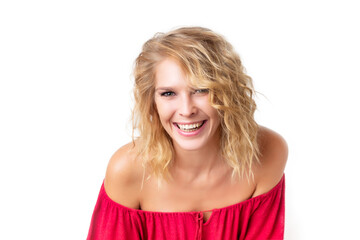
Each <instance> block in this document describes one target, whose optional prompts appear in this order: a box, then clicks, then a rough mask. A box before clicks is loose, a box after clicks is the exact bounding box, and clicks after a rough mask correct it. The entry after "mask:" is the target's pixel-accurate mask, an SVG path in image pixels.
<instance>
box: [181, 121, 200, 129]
mask: <svg viewBox="0 0 360 240" xmlns="http://www.w3.org/2000/svg"><path fill="white" fill-rule="evenodd" d="M177 125H178V126H179V128H180V129H181V130H188V129H193V128H198V127H200V126H201V125H202V122H200V123H193V124H177Z"/></svg>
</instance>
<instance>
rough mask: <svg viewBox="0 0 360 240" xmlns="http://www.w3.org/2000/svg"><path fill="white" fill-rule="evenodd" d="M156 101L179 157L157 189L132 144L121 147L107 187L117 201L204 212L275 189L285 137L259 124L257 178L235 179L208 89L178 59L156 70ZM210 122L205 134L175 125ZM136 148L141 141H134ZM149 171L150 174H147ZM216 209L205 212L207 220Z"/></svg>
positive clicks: (162, 209) (110, 168)
mask: <svg viewBox="0 0 360 240" xmlns="http://www.w3.org/2000/svg"><path fill="white" fill-rule="evenodd" d="M155 88H156V90H155V91H156V92H155V104H156V108H157V111H158V114H159V117H160V120H161V123H162V125H163V127H164V129H165V130H166V131H167V132H168V134H169V135H170V136H171V138H172V139H173V143H174V149H175V161H174V164H173V165H172V166H171V168H170V173H171V174H172V179H171V180H170V181H168V182H166V181H163V182H162V185H161V187H160V188H158V185H157V180H156V179H154V178H153V177H152V178H150V179H149V180H147V181H145V182H144V185H143V188H142V189H141V184H142V178H143V169H142V166H141V161H140V160H139V159H136V153H135V152H136V151H135V149H133V148H132V144H127V145H125V146H123V147H121V148H120V149H119V150H118V151H116V152H115V154H114V155H113V156H112V158H111V159H110V162H109V165H108V168H107V172H106V177H105V189H106V192H107V194H108V195H109V197H110V198H111V199H113V200H114V201H115V202H117V203H119V204H121V205H124V206H126V207H129V208H134V209H142V210H148V211H156V212H188V211H205V210H211V209H214V208H222V207H226V206H229V205H232V204H236V203H239V202H241V201H244V200H246V199H249V198H251V197H255V196H258V195H261V194H263V193H266V192H268V191H269V190H271V189H272V188H273V187H274V186H275V185H276V184H277V183H278V182H279V181H280V179H281V177H282V175H283V171H284V168H285V164H286V161H287V156H288V148H287V144H286V142H285V140H284V139H283V138H282V137H281V136H280V135H279V134H277V133H276V132H274V131H272V130H270V129H268V128H265V127H262V126H260V129H259V134H258V143H259V147H260V152H261V157H260V163H261V164H258V165H255V167H254V169H253V172H254V181H250V182H249V181H248V180H247V179H246V178H239V177H236V178H235V179H231V171H232V169H231V168H230V167H229V166H227V165H226V164H225V163H224V161H222V159H221V158H220V157H219V155H220V154H219V150H220V149H219V147H218V146H219V144H218V141H219V124H220V119H219V118H218V115H217V114H216V110H215V109H213V108H212V107H211V106H210V104H209V101H208V93H207V92H206V91H203V90H199V89H194V88H192V87H191V86H189V85H188V83H187V80H186V77H185V74H184V73H183V71H182V70H181V68H180V66H179V65H178V64H177V63H176V61H174V60H172V59H165V60H163V61H162V62H161V63H160V64H159V65H158V66H157V69H156V83H155ZM203 120H206V124H205V125H204V126H203V128H202V130H201V132H200V133H199V134H197V135H196V136H191V137H186V136H182V135H181V134H179V133H178V130H177V129H176V128H177V127H176V126H175V125H174V123H193V122H199V121H203ZM135 148H136V144H135ZM147 175H148V173H146V172H145V176H147ZM210 215H211V212H207V213H205V214H204V220H205V221H206V220H208V219H209V217H210Z"/></svg>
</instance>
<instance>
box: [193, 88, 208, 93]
mask: <svg viewBox="0 0 360 240" xmlns="http://www.w3.org/2000/svg"><path fill="white" fill-rule="evenodd" d="M194 92H195V93H202V94H205V93H208V92H209V89H206V88H204V89H196V90H195V91H194Z"/></svg>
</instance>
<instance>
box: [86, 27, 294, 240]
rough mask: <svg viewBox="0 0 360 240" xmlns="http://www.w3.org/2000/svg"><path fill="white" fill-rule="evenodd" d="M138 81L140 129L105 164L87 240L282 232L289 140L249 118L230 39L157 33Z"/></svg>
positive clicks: (248, 92) (136, 120)
mask: <svg viewBox="0 0 360 240" xmlns="http://www.w3.org/2000/svg"><path fill="white" fill-rule="evenodd" d="M134 78H135V86H134V96H135V106H134V110H133V130H134V132H137V133H138V134H137V135H138V136H136V137H135V136H134V140H133V142H132V143H129V144H127V145H125V146H123V147H121V148H120V149H119V150H118V151H116V152H115V154H114V155H113V156H112V158H111V160H110V162H109V165H108V168H107V172H106V176H105V179H104V183H103V185H102V187H101V190H100V194H99V197H98V200H97V203H96V206H95V210H94V213H93V217H92V221H91V226H90V230H89V234H88V238H87V239H88V240H100V239H104V240H105V239H106V240H112V239H187V240H188V239H282V238H283V234H284V197H285V195H284V190H285V189H284V187H285V186H284V184H285V179H284V174H283V172H284V168H285V164H286V160H287V155H288V150H287V144H286V142H285V141H284V139H283V138H282V137H281V136H280V135H279V134H277V133H275V132H274V131H272V130H270V129H267V128H265V127H262V126H259V125H258V124H257V123H256V122H255V120H254V111H255V109H256V104H255V102H254V100H253V95H254V90H253V86H252V80H251V78H250V77H249V76H247V75H246V74H245V73H244V68H243V66H242V63H241V61H240V58H239V56H238V54H237V53H236V52H235V51H234V49H233V48H232V46H231V45H230V43H228V42H227V41H226V40H225V39H224V38H223V37H222V36H220V35H219V34H216V33H214V32H213V31H211V30H209V29H205V28H200V27H190V28H180V29H176V30H174V31H171V32H168V33H165V34H156V35H155V36H154V37H153V38H151V39H150V40H148V41H147V42H146V43H145V44H144V46H143V49H142V52H141V53H140V55H139V56H138V58H137V59H136V64H135V69H134Z"/></svg>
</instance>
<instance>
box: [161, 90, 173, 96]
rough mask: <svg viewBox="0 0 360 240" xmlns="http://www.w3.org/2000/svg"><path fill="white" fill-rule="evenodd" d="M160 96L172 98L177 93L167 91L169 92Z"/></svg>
mask: <svg viewBox="0 0 360 240" xmlns="http://www.w3.org/2000/svg"><path fill="white" fill-rule="evenodd" d="M160 95H161V96H163V97H171V96H174V95H175V93H174V92H170V91H167V92H163V93H161V94H160Z"/></svg>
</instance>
